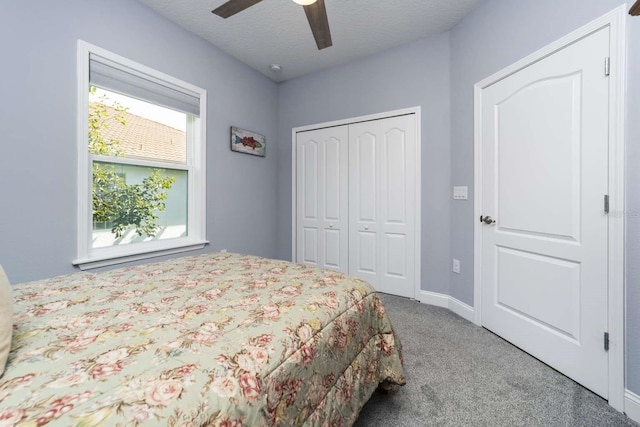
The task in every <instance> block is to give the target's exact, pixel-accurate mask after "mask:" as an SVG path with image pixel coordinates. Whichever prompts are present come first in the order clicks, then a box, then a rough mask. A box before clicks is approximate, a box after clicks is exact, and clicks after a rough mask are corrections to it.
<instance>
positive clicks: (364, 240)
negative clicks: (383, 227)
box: [349, 122, 379, 289]
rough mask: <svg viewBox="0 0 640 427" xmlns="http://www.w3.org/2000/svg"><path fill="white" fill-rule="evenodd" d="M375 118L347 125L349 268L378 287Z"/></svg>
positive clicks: (377, 143)
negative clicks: (370, 120)
mask: <svg viewBox="0 0 640 427" xmlns="http://www.w3.org/2000/svg"><path fill="white" fill-rule="evenodd" d="M378 134H379V132H378V131H377V126H376V124H375V122H364V123H356V124H352V125H349V242H350V243H349V272H350V273H351V274H353V275H355V276H358V277H360V278H361V279H364V280H366V281H368V282H369V283H371V284H372V285H373V287H374V288H376V289H378V288H379V275H378V259H379V258H378V249H379V248H378V247H379V242H378V234H377V231H378V230H377V228H378V196H379V192H378V190H377V187H378V178H379V177H378V149H379V142H378V138H379V135H378Z"/></svg>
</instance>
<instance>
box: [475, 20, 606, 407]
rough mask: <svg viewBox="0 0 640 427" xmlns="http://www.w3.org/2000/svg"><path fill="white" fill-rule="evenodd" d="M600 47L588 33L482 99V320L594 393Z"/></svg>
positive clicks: (602, 311) (602, 113)
mask: <svg viewBox="0 0 640 427" xmlns="http://www.w3.org/2000/svg"><path fill="white" fill-rule="evenodd" d="M608 46H609V30H608V28H606V29H602V30H599V31H597V32H595V33H593V34H591V35H589V36H587V37H585V38H583V39H581V40H579V41H577V42H575V43H573V44H571V45H569V46H567V47H565V48H563V49H561V50H559V51H557V52H556V53H554V54H552V55H550V56H547V57H545V58H544V59H542V60H540V61H538V62H535V63H533V64H532V65H529V66H528V67H526V68H524V69H522V70H520V71H518V72H516V73H514V74H511V75H510V76H508V77H506V78H504V79H503V80H500V81H499V82H497V83H495V84H493V85H492V86H489V87H488V88H486V89H484V90H483V91H482V94H481V96H482V116H481V126H482V143H481V144H482V201H481V204H482V210H483V215H485V216H490V217H492V220H495V223H491V220H489V219H487V220H486V222H487V223H488V224H487V223H483V225H482V255H481V256H482V277H481V280H482V284H481V286H482V301H481V304H482V308H481V313H482V324H483V326H485V327H487V328H488V329H490V330H491V331H494V332H495V333H497V334H498V335H500V336H502V337H504V338H505V339H507V340H508V341H511V342H512V343H514V344H515V345H517V346H519V347H521V348H522V349H524V350H525V351H527V352H529V353H531V354H532V355H534V356H535V357H537V358H539V359H541V360H542V361H543V362H545V363H547V364H549V365H550V366H552V367H554V368H556V369H558V370H559V371H561V372H562V373H564V374H566V375H567V376H569V377H571V378H573V379H574V380H576V381H577V382H579V383H581V384H583V385H584V386H586V387H587V388H589V389H591V390H593V391H594V392H596V393H598V394H599V395H601V396H603V397H605V398H606V397H607V393H608V371H607V366H608V365H607V353H606V351H605V349H604V345H603V341H604V333H605V331H607V286H608V285H607V224H608V220H607V216H606V214H605V213H604V197H605V195H606V194H607V189H608V184H607V176H608V166H607V165H608V158H607V153H608V108H609V106H608V93H609V92H608V78H607V77H606V76H605V73H604V64H605V58H606V57H608V56H609V47H608ZM478 220H480V218H476V221H478Z"/></svg>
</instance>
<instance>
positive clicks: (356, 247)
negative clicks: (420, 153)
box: [349, 115, 416, 297]
mask: <svg viewBox="0 0 640 427" xmlns="http://www.w3.org/2000/svg"><path fill="white" fill-rule="evenodd" d="M414 120H415V117H414V116H413V115H408V116H398V117H392V118H387V119H381V120H372V121H368V122H361V123H355V124H352V125H350V126H349V160H350V162H349V177H350V182H349V215H350V222H349V235H350V246H349V248H350V257H349V261H350V272H351V273H352V274H354V275H356V276H359V277H361V278H362V279H365V280H367V281H369V282H370V283H371V284H372V285H373V286H374V287H375V288H376V290H378V291H381V292H386V293H390V294H394V295H401V296H407V297H413V296H414V294H415V292H414V286H415V284H414V281H413V276H414V273H413V270H414V267H415V264H414V262H415V259H414V250H415V245H414V243H415V240H414V239H415V236H414V232H415V227H414V218H413V216H414V212H415V178H416V175H415V174H416V168H415V158H414V157H415V156H414V153H415V148H416V147H415V145H414V144H415V143H416V141H415V125H414Z"/></svg>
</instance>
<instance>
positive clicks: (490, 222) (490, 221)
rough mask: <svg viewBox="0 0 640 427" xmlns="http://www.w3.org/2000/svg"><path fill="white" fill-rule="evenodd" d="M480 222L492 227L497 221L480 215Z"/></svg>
mask: <svg viewBox="0 0 640 427" xmlns="http://www.w3.org/2000/svg"><path fill="white" fill-rule="evenodd" d="M480 222H484V223H485V224H489V225H491V224H493V223H495V222H496V220H495V219H493V218H491V217H490V216H489V215H487V216H484V217H483V216H482V215H480Z"/></svg>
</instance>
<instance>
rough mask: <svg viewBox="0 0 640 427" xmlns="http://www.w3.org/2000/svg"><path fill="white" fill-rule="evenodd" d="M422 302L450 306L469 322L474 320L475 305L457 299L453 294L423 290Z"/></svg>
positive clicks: (449, 307)
mask: <svg viewBox="0 0 640 427" xmlns="http://www.w3.org/2000/svg"><path fill="white" fill-rule="evenodd" d="M420 302H421V303H423V304H429V305H435V306H436V307H444V308H448V309H449V310H451V311H453V312H454V313H455V314H457V315H458V316H460V317H462V318H463V319H466V320H468V321H469V322H473V321H474V311H473V307H471V306H470V305H467V304H465V303H463V302H462V301H460V300H458V299H455V298H454V297H452V296H449V295H445V294H439V293H436V292H430V291H423V290H421V291H420Z"/></svg>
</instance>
